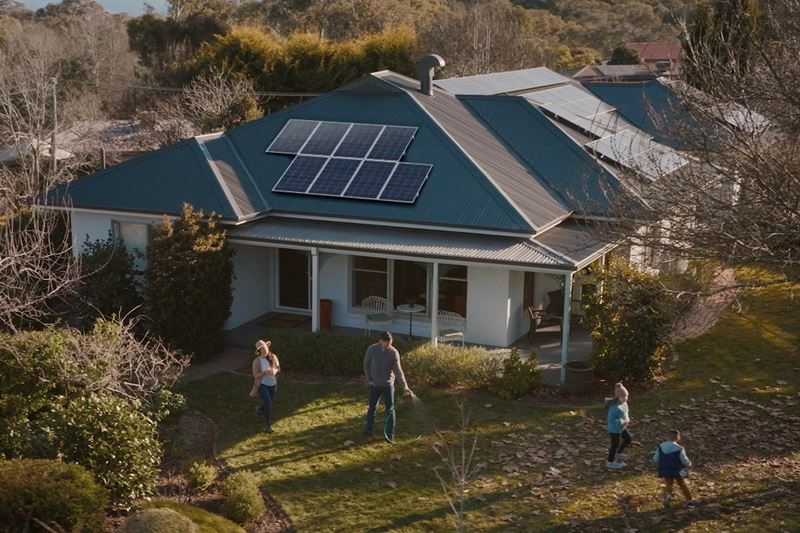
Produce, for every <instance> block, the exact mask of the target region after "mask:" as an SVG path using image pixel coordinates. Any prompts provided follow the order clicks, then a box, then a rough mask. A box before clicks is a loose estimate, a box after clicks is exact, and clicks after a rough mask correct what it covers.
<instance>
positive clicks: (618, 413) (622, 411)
mask: <svg viewBox="0 0 800 533" xmlns="http://www.w3.org/2000/svg"><path fill="white" fill-rule="evenodd" d="M606 405H608V417H607V422H608V436H609V438H610V439H611V445H610V446H609V448H608V459H607V460H606V467H608V468H613V469H614V470H618V469H620V468H622V467H623V466H625V463H624V462H623V460H624V459H626V458H627V456H626V455H625V454H624V453H622V450H624V449H625V448H626V447H628V445H630V443H631V441H632V440H633V436H632V435H631V432H630V431H628V423H630V418H629V417H628V389H626V388H625V386H624V385H623V384H622V383H617V384H616V385H614V397H613V398H608V399H607V400H606ZM620 439H621V440H622V444H620Z"/></svg>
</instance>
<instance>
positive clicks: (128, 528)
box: [122, 508, 198, 533]
mask: <svg viewBox="0 0 800 533" xmlns="http://www.w3.org/2000/svg"><path fill="white" fill-rule="evenodd" d="M197 530H198V529H197V526H196V525H195V524H194V522H192V521H191V520H190V519H189V518H187V517H185V516H183V515H182V514H181V513H179V512H177V511H173V510H172V509H165V508H155V509H143V510H141V511H137V512H136V513H134V514H132V515H131V516H130V517H129V518H128V519H127V520H126V521H125V526H124V527H123V528H122V531H123V533H196V532H197Z"/></svg>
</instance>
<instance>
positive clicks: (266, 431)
mask: <svg viewBox="0 0 800 533" xmlns="http://www.w3.org/2000/svg"><path fill="white" fill-rule="evenodd" d="M264 432H265V433H274V432H275V430H274V429H272V426H267V427H266V428H265V429H264Z"/></svg>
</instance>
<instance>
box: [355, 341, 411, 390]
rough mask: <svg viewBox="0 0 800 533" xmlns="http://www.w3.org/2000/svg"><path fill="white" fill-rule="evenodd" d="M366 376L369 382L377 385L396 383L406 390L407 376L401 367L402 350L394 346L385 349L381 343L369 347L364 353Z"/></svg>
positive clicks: (386, 385) (385, 385)
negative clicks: (395, 381)
mask: <svg viewBox="0 0 800 533" xmlns="http://www.w3.org/2000/svg"><path fill="white" fill-rule="evenodd" d="M364 376H365V377H366V378H367V383H369V384H370V385H374V386H376V387H388V386H389V385H391V384H392V383H394V380H395V378H396V379H397V384H398V385H399V386H400V387H401V388H402V390H406V388H407V385H406V377H405V375H404V374H403V369H402V368H401V367H400V352H398V351H397V349H396V348H395V347H394V346H389V347H388V348H386V349H384V348H383V346H381V344H380V343H376V344H373V345H372V346H370V347H369V348H367V353H366V354H365V355H364Z"/></svg>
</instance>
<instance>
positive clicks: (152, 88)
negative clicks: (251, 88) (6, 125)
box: [63, 80, 323, 98]
mask: <svg viewBox="0 0 800 533" xmlns="http://www.w3.org/2000/svg"><path fill="white" fill-rule="evenodd" d="M63 81H66V82H67V83H80V84H83V85H91V86H93V87H95V88H98V89H99V88H100V87H101V86H102V87H118V88H121V89H136V90H141V91H158V92H174V93H185V92H188V89H184V88H181V87H164V86H157V85H126V84H124V83H106V82H101V83H96V82H93V81H81V80H63ZM253 94H254V95H256V96H282V97H294V98H305V97H312V96H320V95H321V94H323V93H302V92H281V91H256V92H254V93H253Z"/></svg>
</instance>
